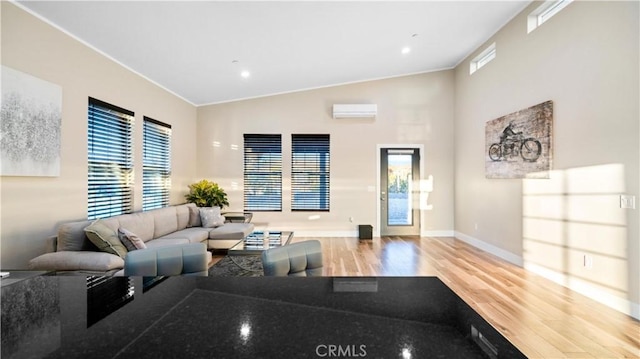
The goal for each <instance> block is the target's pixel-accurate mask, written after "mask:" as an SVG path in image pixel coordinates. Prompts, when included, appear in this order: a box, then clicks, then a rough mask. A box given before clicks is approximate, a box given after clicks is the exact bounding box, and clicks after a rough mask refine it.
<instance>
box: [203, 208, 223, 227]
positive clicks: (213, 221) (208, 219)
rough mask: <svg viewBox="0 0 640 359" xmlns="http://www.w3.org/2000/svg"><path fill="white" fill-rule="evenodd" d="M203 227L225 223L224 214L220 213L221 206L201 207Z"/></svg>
mask: <svg viewBox="0 0 640 359" xmlns="http://www.w3.org/2000/svg"><path fill="white" fill-rule="evenodd" d="M200 220H201V221H202V227H205V228H215V227H219V226H222V225H223V224H224V216H223V215H221V214H220V207H200Z"/></svg>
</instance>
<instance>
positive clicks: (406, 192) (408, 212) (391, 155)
mask: <svg viewBox="0 0 640 359" xmlns="http://www.w3.org/2000/svg"><path fill="white" fill-rule="evenodd" d="M419 178H420V153H419V150H418V149H414V148H411V149H402V148H397V149H394V148H383V149H381V153H380V184H381V186H380V187H381V193H380V213H381V222H382V223H380V234H381V235H383V236H384V235H419V234H420V218H419V210H418V208H417V207H416V206H415V205H414V204H416V203H418V202H419V199H418V198H417V197H416V196H419V192H418V188H417V187H418V183H419V182H418V181H419Z"/></svg>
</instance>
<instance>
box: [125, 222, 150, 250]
mask: <svg viewBox="0 0 640 359" xmlns="http://www.w3.org/2000/svg"><path fill="white" fill-rule="evenodd" d="M118 238H119V239H120V242H122V244H124V246H125V247H126V248H127V251H129V252H131V251H135V250H137V249H145V248H147V246H146V245H145V244H144V241H143V240H142V239H141V238H140V237H138V236H137V235H136V234H135V233H133V232H131V231H129V230H127V229H126V228H122V227H120V228H118Z"/></svg>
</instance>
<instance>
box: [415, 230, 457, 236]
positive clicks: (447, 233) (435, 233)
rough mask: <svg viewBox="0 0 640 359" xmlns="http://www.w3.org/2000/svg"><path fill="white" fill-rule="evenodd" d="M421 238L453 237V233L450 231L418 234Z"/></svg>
mask: <svg viewBox="0 0 640 359" xmlns="http://www.w3.org/2000/svg"><path fill="white" fill-rule="evenodd" d="M420 236H421V237H455V232H454V231H453V230H452V229H449V230H435V231H424V232H420Z"/></svg>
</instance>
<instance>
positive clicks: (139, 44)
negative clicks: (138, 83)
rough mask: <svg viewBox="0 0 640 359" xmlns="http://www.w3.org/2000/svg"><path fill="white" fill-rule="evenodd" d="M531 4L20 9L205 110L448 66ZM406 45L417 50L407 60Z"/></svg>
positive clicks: (60, 5) (168, 4)
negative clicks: (247, 74)
mask: <svg viewBox="0 0 640 359" xmlns="http://www.w3.org/2000/svg"><path fill="white" fill-rule="evenodd" d="M529 2H530V1H493V2H487V1H464V2H462V1H413V2H399V1H385V2H381V1H355V2H333V1H289V2H276V1H256V2H245V1H226V2H223V1H191V2H186V1H137V2H132V1H115V2H114V1H20V2H19V4H20V5H22V6H23V7H25V8H27V9H28V10H30V11H31V12H33V13H35V14H37V15H39V16H40V17H42V18H44V19H46V20H48V21H49V22H50V23H53V24H55V25H56V26H57V27H59V28H61V29H63V30H65V31H66V32H68V33H70V34H72V35H73V36H75V37H76V38H78V39H80V40H82V41H83V42H85V43H86V44H88V45H90V46H92V47H93V48H95V49H97V50H99V51H101V52H102V53H104V54H105V55H107V56H109V57H111V58H112V59H114V60H115V61H117V62H119V63H121V64H123V65H124V66H126V67H128V68H129V69H131V70H133V71H135V72H137V73H139V74H141V75H142V76H144V77H146V78H148V79H150V80H151V81H153V82H155V83H157V84H158V85H160V86H162V87H164V88H166V89H167V90H169V91H171V92H173V93H174V94H176V95H178V96H180V97H182V98H184V99H185V100H187V101H189V102H191V103H192V104H194V105H205V104H211V103H220V102H227V101H234V100H238V99H245V98H253V97H260V96H266V95H271V94H277V93H286V92H292V91H299V90H304V89H311V88H318V87H325V86H331V85H337V84H344V83H351V82H359V81H366V80H371V79H379V78H387V77H394V76H401V75H407V74H413V73H420V72H428V71H434V70H442V69H449V68H453V67H455V66H456V65H457V64H458V63H459V62H460V61H462V60H463V59H464V58H465V57H466V56H468V55H469V54H470V53H471V52H472V51H474V50H476V49H477V48H478V47H479V46H480V45H482V43H483V42H485V41H486V40H487V39H488V38H489V37H490V36H491V35H493V34H494V33H495V32H496V31H498V30H499V29H500V28H501V27H502V26H503V25H504V24H506V23H507V22H508V21H509V20H511V19H512V18H513V17H514V16H515V15H516V14H517V13H519V12H520V11H521V10H522V9H523V8H524V7H525V6H526V5H527V4H528V3H529ZM413 34H417V35H416V36H412V35H413ZM405 46H409V47H410V48H411V52H410V53H409V54H406V55H403V54H402V53H401V49H402V48H403V47H405ZM234 60H237V61H238V62H237V63H233V61H234ZM243 70H248V71H250V73H251V76H250V77H249V78H248V79H243V78H242V77H241V76H240V72H241V71H243Z"/></svg>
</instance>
